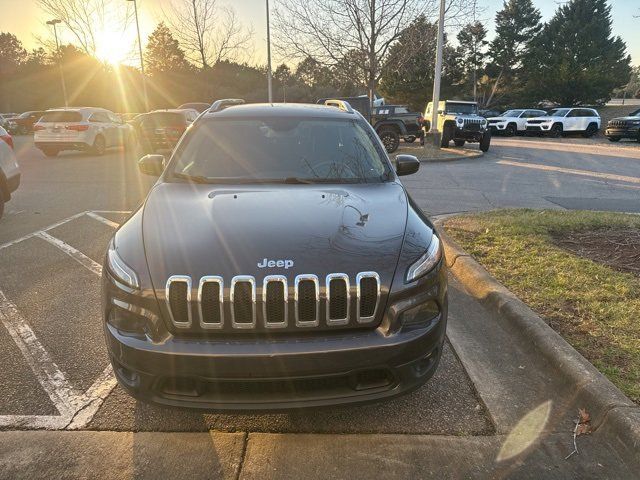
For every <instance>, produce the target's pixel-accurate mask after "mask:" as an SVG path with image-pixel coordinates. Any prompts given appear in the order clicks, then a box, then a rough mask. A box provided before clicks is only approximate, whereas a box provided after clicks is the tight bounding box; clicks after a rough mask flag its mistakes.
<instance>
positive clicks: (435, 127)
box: [430, 0, 445, 146]
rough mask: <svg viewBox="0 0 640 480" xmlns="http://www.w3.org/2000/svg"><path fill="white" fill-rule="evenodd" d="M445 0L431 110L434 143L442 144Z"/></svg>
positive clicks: (439, 24)
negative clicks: (441, 109)
mask: <svg viewBox="0 0 640 480" xmlns="http://www.w3.org/2000/svg"><path fill="white" fill-rule="evenodd" d="M444 2H445V0H440V19H439V20H438V44H437V48H436V69H435V72H434V76H433V109H432V112H431V130H430V133H431V135H432V136H433V144H434V145H436V146H438V145H440V132H439V131H438V106H439V104H440V78H441V77H442V49H443V44H444V10H445V4H444Z"/></svg>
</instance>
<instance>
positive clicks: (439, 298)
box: [103, 266, 447, 411]
mask: <svg viewBox="0 0 640 480" xmlns="http://www.w3.org/2000/svg"><path fill="white" fill-rule="evenodd" d="M103 286H104V288H105V289H106V290H105V294H106V296H105V305H104V306H105V315H108V314H109V310H110V309H111V308H112V307H111V306H110V302H112V301H113V300H112V298H114V297H111V295H112V293H113V292H114V288H113V287H114V285H113V280H112V279H111V278H110V275H109V274H108V273H106V275H105V274H104V273H103ZM446 289H447V287H446V271H445V269H444V267H442V266H440V267H438V269H437V271H434V272H433V274H429V275H427V277H426V278H425V279H424V283H423V284H422V285H421V286H420V287H419V288H418V290H419V291H416V292H414V293H411V295H408V296H407V295H403V296H401V298H398V299H397V301H396V302H395V303H394V304H393V306H392V307H390V308H388V309H387V310H386V314H385V320H383V322H382V323H381V325H380V326H379V327H378V328H376V329H351V330H336V331H315V332H314V331H305V332H303V333H295V332H282V333H278V334H276V333H272V334H271V333H270V334H258V333H256V334H241V335H239V334H235V335H233V334H228V335H222V334H221V335H219V336H215V335H212V336H208V337H201V336H179V337H178V336H174V335H172V334H171V333H170V332H168V331H167V330H166V329H165V328H163V322H162V320H161V319H158V323H157V329H156V330H154V331H155V332H158V331H161V332H160V333H158V334H156V333H154V334H152V335H151V336H150V335H149V334H147V335H133V334H128V333H126V332H122V331H120V330H118V329H117V328H115V327H114V326H113V325H112V324H110V323H108V322H105V323H104V326H105V336H106V341H107V349H108V352H109V357H110V360H111V363H112V365H113V369H114V372H115V375H116V378H117V380H118V383H119V384H120V385H121V386H122V387H123V388H124V389H125V390H126V391H128V392H129V393H130V394H131V395H132V396H133V397H135V398H138V399H140V400H143V401H146V402H152V403H157V404H161V405H166V406H171V407H186V408H194V409H201V410H208V411H278V410H287V409H299V408H308V407H322V406H335V405H346V404H361V403H368V402H375V401H380V400H385V399H389V398H392V397H395V396H398V395H401V394H404V393H408V392H410V391H412V390H414V389H416V388H418V387H420V386H421V385H422V384H424V383H425V382H426V381H427V380H428V379H429V378H430V377H431V376H432V375H433V373H434V372H435V370H436V368H437V365H438V362H439V360H440V356H441V355H442V347H443V343H444V339H445V330H446V324H447V294H446ZM152 295H153V294H152V293H151V294H150V295H147V296H146V299H144V300H143V302H148V303H145V308H148V307H149V306H150V305H151V296H152ZM116 296H120V297H122V298H123V300H125V299H126V298H125V297H126V295H123V293H122V292H120V293H119V294H117V295H116ZM116 301H119V300H116ZM428 301H436V302H437V304H438V305H439V313H438V314H437V315H436V316H435V317H433V318H430V319H429V318H427V319H425V321H424V322H420V323H419V324H418V325H417V326H414V327H411V328H408V329H401V328H400V329H397V328H390V327H389V325H390V324H394V323H396V320H395V319H398V318H399V316H400V315H402V312H405V311H407V310H409V309H412V308H415V307H416V306H417V305H421V304H423V303H426V302H428Z"/></svg>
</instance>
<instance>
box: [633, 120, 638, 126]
mask: <svg viewBox="0 0 640 480" xmlns="http://www.w3.org/2000/svg"><path fill="white" fill-rule="evenodd" d="M631 125H640V120H634V121H633V122H631Z"/></svg>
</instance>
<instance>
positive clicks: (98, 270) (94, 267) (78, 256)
mask: <svg viewBox="0 0 640 480" xmlns="http://www.w3.org/2000/svg"><path fill="white" fill-rule="evenodd" d="M36 236H37V237H40V238H42V239H43V240H46V241H47V242H49V243H50V244H52V245H55V246H56V247H58V248H59V249H60V250H62V251H63V252H64V253H66V254H67V255H69V256H70V257H71V258H73V259H74V260H75V261H76V262H78V263H79V264H80V265H82V266H83V267H85V268H87V269H88V270H91V271H92V272H93V273H95V274H96V275H102V265H100V264H99V263H98V262H94V261H93V260H92V259H90V258H89V257H87V256H86V255H85V254H84V253H82V252H81V251H80V250H78V249H76V248H73V247H72V246H71V245H69V244H68V243H65V242H63V241H62V240H60V239H59V238H56V237H53V236H51V235H49V234H48V233H47V232H40V233H38V234H37V235H36Z"/></svg>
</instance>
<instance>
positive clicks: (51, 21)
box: [47, 18, 62, 25]
mask: <svg viewBox="0 0 640 480" xmlns="http://www.w3.org/2000/svg"><path fill="white" fill-rule="evenodd" d="M59 23H62V20H58V19H57V18H54V19H53V20H49V21H48V22H47V25H57V24H59Z"/></svg>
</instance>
